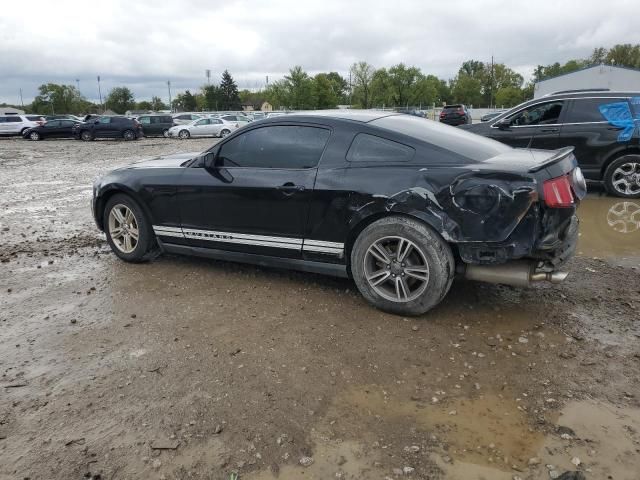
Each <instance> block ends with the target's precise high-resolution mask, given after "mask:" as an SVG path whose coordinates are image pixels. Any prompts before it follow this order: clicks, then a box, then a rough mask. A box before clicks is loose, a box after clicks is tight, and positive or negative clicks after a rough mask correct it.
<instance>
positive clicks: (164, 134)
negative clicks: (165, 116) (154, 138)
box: [162, 128, 169, 138]
mask: <svg viewBox="0 0 640 480" xmlns="http://www.w3.org/2000/svg"><path fill="white" fill-rule="evenodd" d="M162 136H163V137H164V138H169V130H168V129H166V128H165V129H164V130H163V131H162Z"/></svg>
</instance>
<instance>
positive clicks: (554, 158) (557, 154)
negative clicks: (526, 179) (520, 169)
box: [529, 147, 574, 173]
mask: <svg viewBox="0 0 640 480" xmlns="http://www.w3.org/2000/svg"><path fill="white" fill-rule="evenodd" d="M573 149H574V147H563V148H559V149H558V150H554V151H553V155H551V156H550V157H549V158H547V159H546V160H544V161H543V162H541V163H539V164H537V165H535V166H533V167H531V168H530V169H529V173H535V172H539V171H540V170H542V169H543V168H546V167H548V166H549V165H553V164H554V163H558V162H559V161H560V160H563V159H565V158H567V157H568V156H569V155H570V154H571V153H572V152H573Z"/></svg>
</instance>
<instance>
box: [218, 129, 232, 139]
mask: <svg viewBox="0 0 640 480" xmlns="http://www.w3.org/2000/svg"><path fill="white" fill-rule="evenodd" d="M229 135H231V130H228V129H226V128H225V129H224V130H222V131H221V132H220V138H225V137H228V136H229Z"/></svg>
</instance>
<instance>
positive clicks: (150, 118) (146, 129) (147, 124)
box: [137, 115, 174, 137]
mask: <svg viewBox="0 0 640 480" xmlns="http://www.w3.org/2000/svg"><path fill="white" fill-rule="evenodd" d="M137 120H138V122H139V123H140V125H141V126H142V133H143V134H144V136H145V137H152V136H163V137H168V136H169V129H170V128H171V127H173V125H174V124H173V117H172V116H171V115H140V116H139V117H138V118H137Z"/></svg>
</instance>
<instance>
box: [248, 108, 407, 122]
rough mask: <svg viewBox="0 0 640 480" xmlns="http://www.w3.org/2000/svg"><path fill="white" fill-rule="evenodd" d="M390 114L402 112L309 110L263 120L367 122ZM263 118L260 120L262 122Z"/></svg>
mask: <svg viewBox="0 0 640 480" xmlns="http://www.w3.org/2000/svg"><path fill="white" fill-rule="evenodd" d="M392 115H403V114H402V113H396V112H383V111H376V110H322V111H319V110H310V111H301V112H296V113H290V114H288V115H286V117H285V118H281V116H279V115H278V116H277V117H278V119H277V120H276V119H275V118H274V119H273V120H271V119H270V118H266V119H265V120H264V122H268V121H270V120H271V121H273V122H283V121H288V120H298V121H300V120H310V119H313V118H333V119H336V120H351V121H354V122H361V123H369V122H372V121H374V120H377V119H379V118H383V117H389V116H392ZM262 121H263V120H261V122H262Z"/></svg>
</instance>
